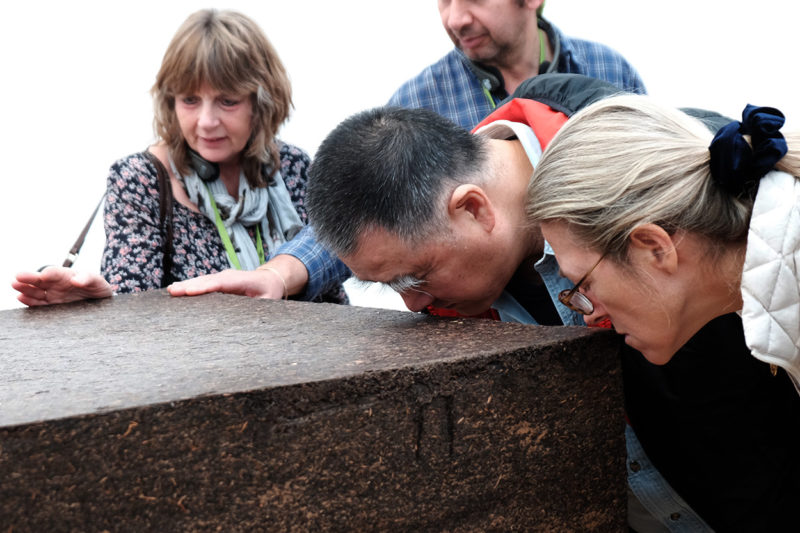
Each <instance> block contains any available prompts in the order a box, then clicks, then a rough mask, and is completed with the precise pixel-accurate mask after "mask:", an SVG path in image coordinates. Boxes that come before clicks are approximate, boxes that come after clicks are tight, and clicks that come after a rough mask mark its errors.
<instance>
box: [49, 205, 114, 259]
mask: <svg viewBox="0 0 800 533" xmlns="http://www.w3.org/2000/svg"><path fill="white" fill-rule="evenodd" d="M105 199H106V195H105V193H103V196H101V197H100V201H99V202H97V206H96V207H95V208H94V211H92V216H90V217H89V220H88V221H87V222H86V225H85V226H84V227H83V231H81V233H80V235H78V238H77V240H76V241H75V244H73V245H72V248H70V249H69V253H68V254H67V258H66V259H64V263H62V265H61V266H64V267H67V268H71V267H72V265H73V263H75V261H76V260H77V259H78V254H79V253H80V252H81V247H82V246H83V242H84V241H85V240H86V235H87V234H88V233H89V228H91V227H92V222H94V217H96V216H97V212H98V211H99V210H100V206H101V205H103V200H105ZM43 268H44V267H42V268H40V269H39V271H41V270H42V269H43Z"/></svg>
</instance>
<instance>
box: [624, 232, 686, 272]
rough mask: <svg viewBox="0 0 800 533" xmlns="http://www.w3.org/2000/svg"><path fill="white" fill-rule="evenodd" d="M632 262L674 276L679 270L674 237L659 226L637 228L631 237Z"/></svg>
mask: <svg viewBox="0 0 800 533" xmlns="http://www.w3.org/2000/svg"><path fill="white" fill-rule="evenodd" d="M628 240H629V241H630V250H629V251H630V254H631V261H632V262H638V261H642V262H643V263H640V264H647V265H650V266H651V267H653V268H656V269H658V270H662V271H664V272H666V273H669V274H674V273H675V271H676V270H677V268H678V250H677V248H676V247H675V242H674V241H673V240H672V236H671V235H670V234H669V233H667V231H666V230H665V229H664V228H662V227H661V226H659V225H657V224H642V225H641V226H637V227H636V228H635V229H634V230H633V232H632V233H631V235H630V237H628Z"/></svg>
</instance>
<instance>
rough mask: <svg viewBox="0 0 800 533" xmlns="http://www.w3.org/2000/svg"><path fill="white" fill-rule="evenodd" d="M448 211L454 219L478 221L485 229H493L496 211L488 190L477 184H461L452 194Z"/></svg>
mask: <svg viewBox="0 0 800 533" xmlns="http://www.w3.org/2000/svg"><path fill="white" fill-rule="evenodd" d="M447 212H448V215H449V216H450V218H451V219H453V220H454V221H465V222H473V221H474V222H477V223H478V224H480V225H481V227H482V228H483V229H484V230H485V231H492V230H493V229H494V225H495V222H496V221H495V212H494V206H493V205H492V202H491V200H489V197H488V196H487V195H486V191H484V190H483V189H482V188H480V187H478V186H477V185H473V184H470V183H466V184H464V185H459V186H458V187H456V189H455V190H454V191H453V194H452V195H450V202H448V204H447Z"/></svg>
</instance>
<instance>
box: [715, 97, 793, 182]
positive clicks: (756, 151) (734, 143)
mask: <svg viewBox="0 0 800 533" xmlns="http://www.w3.org/2000/svg"><path fill="white" fill-rule="evenodd" d="M785 120H786V119H785V118H784V116H783V113H781V112H780V111H778V110H777V109H775V108H773V107H756V106H753V105H750V104H748V105H747V106H746V107H745V108H744V111H742V121H741V122H731V123H730V124H728V125H726V126H724V127H723V128H721V129H720V130H719V131H718V132H717V134H716V135H715V136H714V140H712V141H711V145H710V146H709V147H708V149H709V151H710V152H711V161H710V165H711V177H712V178H713V179H714V182H715V183H716V184H717V185H719V186H720V187H722V188H723V189H725V190H726V191H728V192H730V193H731V194H734V195H740V194H742V193H743V192H745V191H752V190H754V189H755V187H753V186H752V185H753V184H754V183H757V182H758V180H760V179H761V178H763V177H764V175H765V174H766V173H767V172H769V171H770V170H772V168H773V167H774V166H775V163H777V162H778V161H780V160H781V158H782V157H783V156H784V155H786V150H787V146H786V140H785V139H784V138H783V135H782V134H781V132H780V129H781V126H783V123H784V122H785ZM742 135H750V141H751V143H752V148H751V146H750V144H748V143H747V141H746V140H745V139H744V137H742Z"/></svg>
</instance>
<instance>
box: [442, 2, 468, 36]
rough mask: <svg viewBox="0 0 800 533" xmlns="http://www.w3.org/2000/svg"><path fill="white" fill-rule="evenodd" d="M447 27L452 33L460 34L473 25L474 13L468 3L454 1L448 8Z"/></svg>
mask: <svg viewBox="0 0 800 533" xmlns="http://www.w3.org/2000/svg"><path fill="white" fill-rule="evenodd" d="M444 22H445V25H446V26H447V28H448V29H449V30H450V31H453V32H458V31H460V30H461V29H462V28H464V27H466V26H469V25H470V24H471V23H472V13H471V12H470V10H469V5H468V3H467V2H462V1H461V0H453V1H452V2H450V5H449V6H448V8H447V17H446V19H445V21H444Z"/></svg>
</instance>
